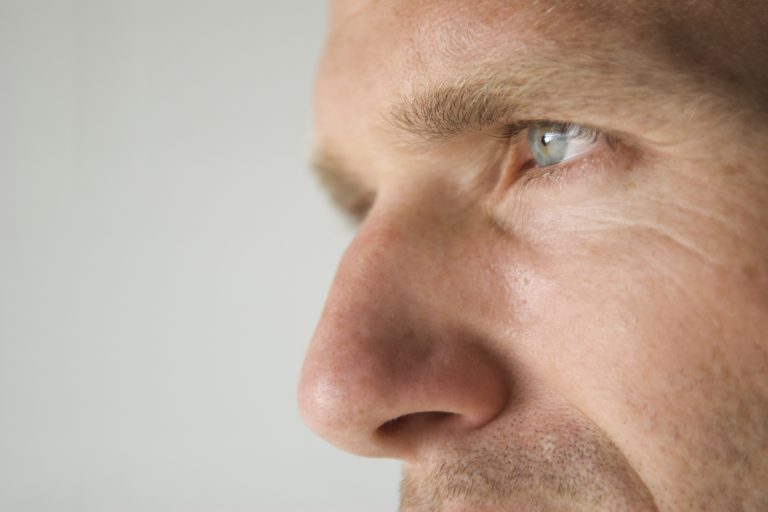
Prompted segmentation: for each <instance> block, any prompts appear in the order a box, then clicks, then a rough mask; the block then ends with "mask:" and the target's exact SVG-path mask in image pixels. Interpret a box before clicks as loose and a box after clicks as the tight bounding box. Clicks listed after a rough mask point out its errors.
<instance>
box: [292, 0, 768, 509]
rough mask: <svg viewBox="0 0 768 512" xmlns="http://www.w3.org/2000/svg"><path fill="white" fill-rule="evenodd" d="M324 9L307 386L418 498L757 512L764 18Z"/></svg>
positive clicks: (764, 12)
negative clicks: (320, 227) (315, 298)
mask: <svg viewBox="0 0 768 512" xmlns="http://www.w3.org/2000/svg"><path fill="white" fill-rule="evenodd" d="M763 5H764V4H763V2H761V1H760V0H755V1H752V2H748V1H745V2H735V3H725V2H714V1H712V2H707V1H699V2H693V1H684V2H662V1H631V0H627V1H613V2H602V1H599V0H594V1H592V0H583V1H569V2H564V1H557V0H540V1H536V0H527V1H519V0H506V1H503V0H482V1H474V2H466V1H462V0H455V1H453V0H443V1H414V0H386V1H385V0H381V1H360V0H349V1H339V2H334V3H333V5H332V9H331V24H330V36H329V40H328V46H327V51H326V54H325V57H324V59H323V61H322V64H321V67H320V71H319V76H318V85H317V97H316V106H317V111H316V114H317V115H316V119H317V126H316V128H317V140H318V158H317V164H318V167H319V170H320V172H321V174H322V177H323V179H324V180H325V182H326V183H327V184H328V185H329V188H330V190H331V192H332V194H333V195H334V196H335V197H336V199H337V200H338V201H339V203H340V204H341V205H342V207H344V208H346V209H348V210H349V211H350V212H351V213H352V214H355V215H357V216H359V217H360V219H361V223H360V227H359V231H358V234H357V236H356V238H355V239H354V241H353V242H352V244H351V245H350V247H349V249H348V250H347V252H346V254H345V255H344V257H343V259H342V261H341V264H340V267H339V270H338V274H337V276H336V279H335V281H334V284H333V287H332V289H331V291H330V294H329V296H328V301H327V304H326V306H325V310H324V312H323V316H322V318H321V320H320V324H319V325H318V327H317V331H316V334H315V336H314V339H313V340H312V344H311V346H310V348H309V352H308V355H307V359H306V362H305V366H304V370H303V374H302V380H301V384H300V390H299V394H300V404H301V407H302V413H303V415H304V418H305V420H306V422H307V423H308V425H309V426H310V427H311V428H312V429H313V430H315V431H316V432H318V433H319V434H320V435H322V436H323V437H325V438H327V439H328V440H329V441H331V442H333V443H335V444H336V445H338V446H339V447H341V448H343V449H345V450H348V451H351V452H353V453H356V454H361V455H369V456H381V457H393V458H399V459H402V460H403V462H404V469H403V471H404V476H403V485H402V503H403V510H405V511H413V512H417V511H418V512H421V511H443V510H452V511H483V512H490V511H497V510H505V511H506V510H524V511H539V510H542V511H553V510H611V511H613V510H659V511H673V510H674V511H678V510H712V511H726V510H727V511H737V510H744V511H758V510H760V511H762V510H768V339H767V338H766V334H767V333H768V164H767V163H766V162H768V144H766V141H768V122H766V116H767V115H768V93H766V91H768V36H766V33H767V32H766V31H765V29H764V27H765V26H766V23H768V7H764V6H763Z"/></svg>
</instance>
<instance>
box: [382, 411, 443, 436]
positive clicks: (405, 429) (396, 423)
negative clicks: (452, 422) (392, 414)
mask: <svg viewBox="0 0 768 512" xmlns="http://www.w3.org/2000/svg"><path fill="white" fill-rule="evenodd" d="M453 416H456V415H455V414H454V413H452V412H443V411H429V412H417V413H412V414H405V415H403V416H399V417H397V418H394V419H391V420H389V421H387V422H385V423H383V424H382V425H381V426H380V427H379V428H378V429H376V433H377V434H378V435H379V436H381V437H385V438H393V437H411V436H412V435H415V434H417V433H418V432H420V431H422V432H423V431H428V430H431V429H433V428H434V427H435V426H436V425H438V424H440V423H444V422H446V421H447V420H449V419H450V418H451V417H453Z"/></svg>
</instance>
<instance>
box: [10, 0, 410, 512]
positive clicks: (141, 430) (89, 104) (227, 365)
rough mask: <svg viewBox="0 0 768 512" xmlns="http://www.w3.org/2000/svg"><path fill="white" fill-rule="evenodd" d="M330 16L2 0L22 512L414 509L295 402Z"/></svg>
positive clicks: (243, 6)
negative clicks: (307, 423) (318, 85)
mask: <svg viewBox="0 0 768 512" xmlns="http://www.w3.org/2000/svg"><path fill="white" fill-rule="evenodd" d="M324 11H325V6H324V2H321V1H320V0H304V1H302V2H297V1H293V2H291V1H285V2H266V1H253V0H248V1H246V0H242V1H233V0H227V1H222V0H209V1H189V0H185V1H176V2H174V1H168V0H153V1H149V0H148V1H129V0H123V1H117V0H99V1H97V0H90V1H87V0H82V1H75V0H51V1H40V0H18V1H9V0H0V244H1V247H0V249H1V250H0V510H2V511H48V510H50V511H57V512H61V511H123V510H125V511H137V510H142V511H143V510H150V511H153V510H163V511H176V510H178V511H182V510H183V511H197V510H200V511H203V510H204V511H216V512H225V511H245V510H258V511H267V510H269V511H310V510H311V511H321V512H322V511H334V512H338V511H350V512H351V511H355V512H358V511H365V512H376V511H393V510H395V508H396V502H397V498H396V486H397V480H398V469H397V465H396V464H395V463H394V462H386V461H368V460H363V459H356V458H353V457H351V456H348V455H345V454H342V453H341V452H337V451H336V450H335V449H334V448H332V447H330V446H327V445H325V444H324V443H323V442H322V441H321V440H319V439H317V438H315V437H314V436H313V435H312V434H310V433H309V432H307V431H306V430H305V429H304V427H303V426H302V425H301V423H300V420H299V416H298V412H297V410H296V405H295V388H296V380H297V377H298V372H299V368H300V365H301V358H302V355H303V351H304V349H305V346H306V342H307V340H308V338H309V336H310V334H311V332H312V329H313V327H314V323H315V321H316V320H317V317H318V314H319V312H320V308H321V305H322V302H323V298H324V294H325V291H326V289H327V287H328V285H329V283H330V280H331V277H332V274H333V271H334V267H335V264H336V261H337V258H338V257H339V255H340V253H341V251H342V250H343V248H344V246H345V244H346V243H347V242H348V241H349V238H350V236H351V234H352V232H351V228H349V227H348V226H347V225H346V224H345V222H343V221H342V219H341V218H340V217H339V216H338V215H337V214H336V213H335V212H333V210H332V208H331V207H330V206H329V204H328V202H327V201H326V200H325V198H324V196H323V195H322V194H321V192H320V190H319V188H318V186H317V185H316V184H315V182H314V180H313V179H312V177H311V175H310V173H309V172H308V170H307V166H306V163H305V162H306V160H307V156H308V152H309V146H310V140H311V137H310V94H311V85H312V84H311V82H312V73H313V70H314V63H315V60H316V58H317V56H318V54H319V52H320V48H321V41H322V37H323V31H324V16H325V13H324Z"/></svg>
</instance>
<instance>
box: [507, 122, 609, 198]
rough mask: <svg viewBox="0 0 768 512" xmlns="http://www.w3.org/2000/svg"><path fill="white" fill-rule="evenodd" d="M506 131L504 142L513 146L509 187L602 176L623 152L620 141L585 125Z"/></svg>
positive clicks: (552, 124)
mask: <svg viewBox="0 0 768 512" xmlns="http://www.w3.org/2000/svg"><path fill="white" fill-rule="evenodd" d="M505 130H506V131H505V134H504V136H503V139H504V140H505V141H506V143H507V144H508V145H509V152H508V154H507V158H506V160H505V163H504V165H505V170H504V175H505V176H506V179H505V180H504V182H506V183H507V184H516V183H519V184H522V185H526V184H529V183H531V182H534V181H536V182H538V181H540V180H545V179H550V180H551V179H556V180H558V181H563V180H565V179H566V178H567V179H571V178H572V179H576V178H580V177H583V176H584V175H585V174H589V173H599V172H600V169H601V168H602V167H607V166H609V164H610V163H612V162H613V160H614V158H615V157H617V156H618V153H619V152H620V144H619V140H618V138H617V137H615V136H613V135H610V134H608V133H607V132H606V131H603V130H600V129H598V128H594V127H591V126H588V125H584V124H577V123H571V122H560V121H527V122H523V123H517V124H515V125H512V126H508V127H506V128H505Z"/></svg>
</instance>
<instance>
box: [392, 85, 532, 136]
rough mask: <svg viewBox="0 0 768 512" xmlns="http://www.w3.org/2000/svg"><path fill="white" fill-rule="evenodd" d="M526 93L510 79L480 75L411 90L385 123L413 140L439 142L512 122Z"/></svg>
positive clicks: (401, 99)
mask: <svg viewBox="0 0 768 512" xmlns="http://www.w3.org/2000/svg"><path fill="white" fill-rule="evenodd" d="M526 90H527V88H526V87H525V86H524V84H523V83H521V82H520V81H517V80H511V79H510V77H501V76H498V74H496V73H484V72H480V73H478V74H474V75H471V76H468V77H463V78H462V79H460V80H459V81H456V82H453V83H439V84H428V85H426V86H423V87H421V89H418V88H416V87H412V90H411V91H410V92H409V93H408V94H404V95H401V96H400V98H399V99H398V101H397V102H395V104H394V105H392V107H391V109H390V111H389V112H388V113H387V115H386V116H385V120H386V121H387V122H388V124H389V125H390V126H393V127H394V128H395V129H396V130H398V131H400V132H402V133H406V134H409V135H410V136H412V137H413V138H414V139H416V140H423V141H441V140H445V139H449V138H451V137H453V136H455V135H459V134H461V133H466V132H470V131H480V130H483V129H486V128H488V127H490V126H493V125H495V124H498V123H502V122H505V121H507V122H509V121H511V120H513V119H515V118H516V117H517V115H518V113H519V111H520V110H521V108H520V107H521V106H523V105H524V104H526V103H527V102H528V101H529V98H527V97H526V96H527V94H526V93H525V91H526Z"/></svg>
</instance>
